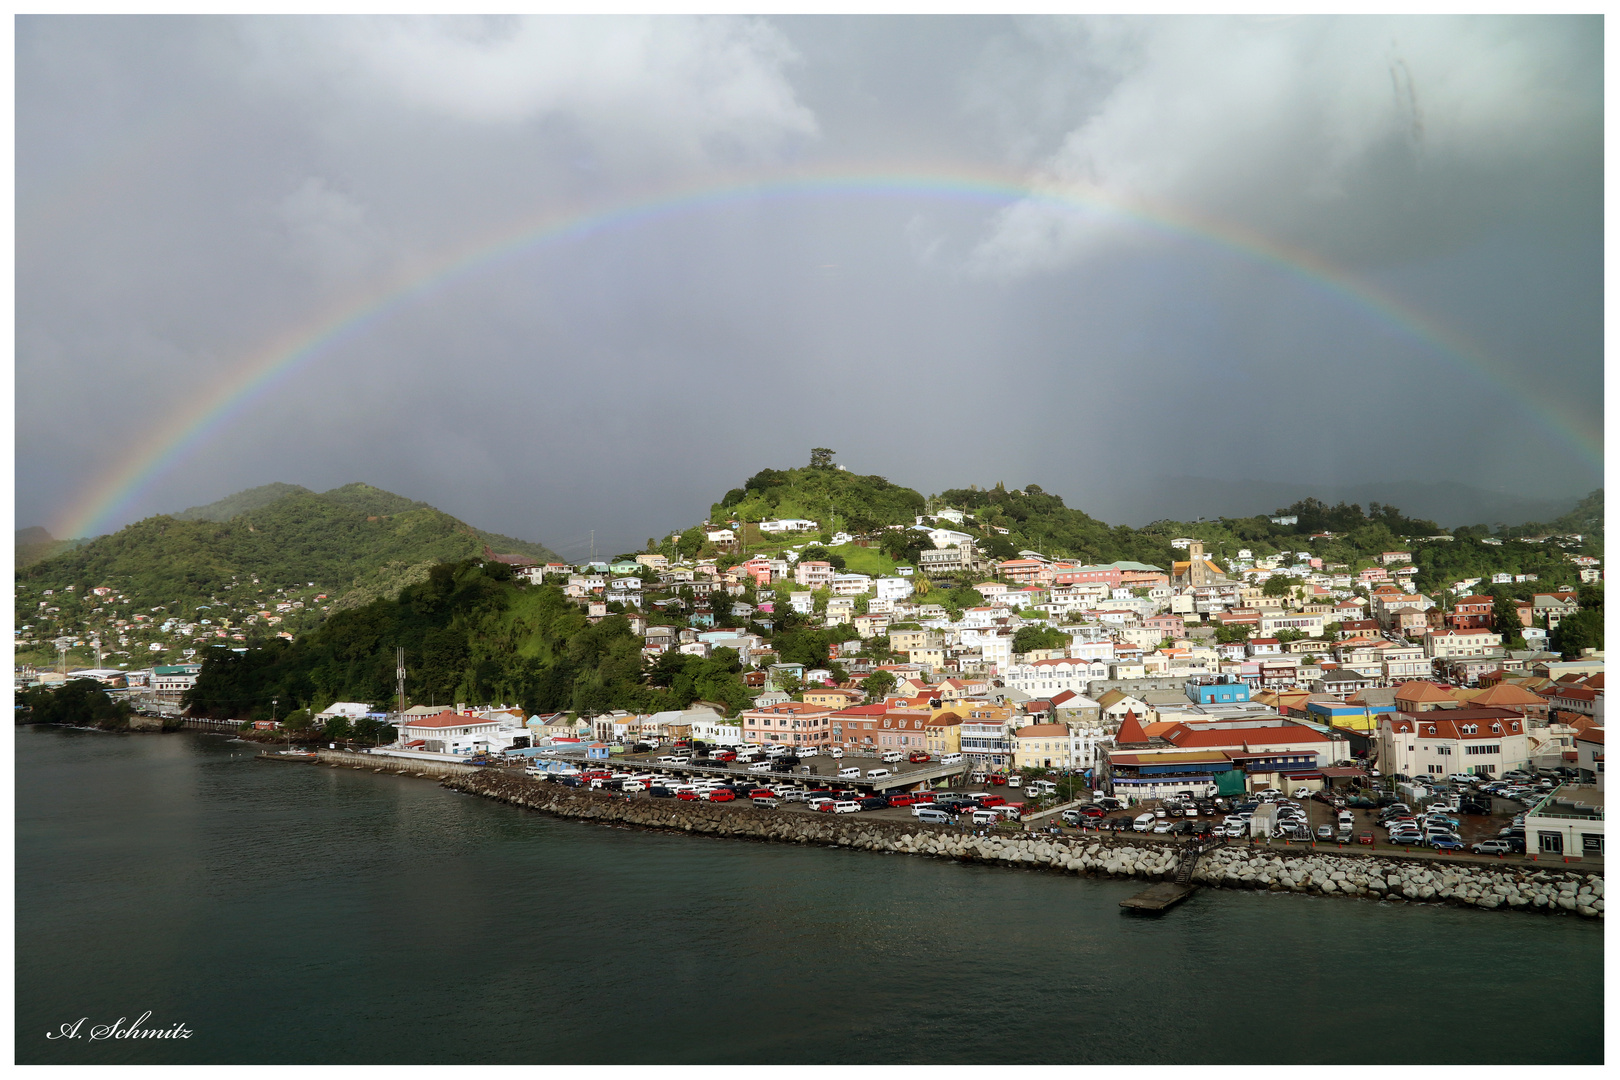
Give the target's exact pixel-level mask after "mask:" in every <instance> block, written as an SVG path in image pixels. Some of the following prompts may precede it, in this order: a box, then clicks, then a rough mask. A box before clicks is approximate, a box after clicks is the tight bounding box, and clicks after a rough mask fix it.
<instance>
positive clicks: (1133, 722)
mask: <svg viewBox="0 0 1620 1080" xmlns="http://www.w3.org/2000/svg"><path fill="white" fill-rule="evenodd" d="M1147 741H1148V737H1147V732H1145V731H1143V730H1142V722H1141V721H1140V720H1138V719H1137V718H1136V712H1135V710H1133V709H1127V710H1126V711H1125V719H1124V720H1122V721H1121V722H1120V725H1119V731H1118V732H1117V733H1115V735H1114V745H1115V746H1119V745H1121V744H1122V743H1145V742H1147Z"/></svg>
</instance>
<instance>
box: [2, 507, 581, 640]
mask: <svg viewBox="0 0 1620 1080" xmlns="http://www.w3.org/2000/svg"><path fill="white" fill-rule="evenodd" d="M274 486H275V485H271V487H274ZM255 490H256V491H259V492H264V491H266V489H263V488H260V489H255ZM248 494H251V493H247V492H244V493H243V495H248ZM236 498H237V497H235V496H233V497H232V499H236ZM254 501H255V500H252V499H248V500H245V502H246V503H251V502H254ZM231 502H232V500H231V499H227V500H223V501H222V502H221V503H215V504H213V506H212V507H198V508H195V510H194V511H192V512H193V513H196V514H197V515H198V516H197V517H196V518H195V519H194V520H181V519H179V518H175V517H167V516H159V517H152V518H147V519H146V520H144V521H139V522H136V523H135V524H133V525H130V526H128V527H127V528H124V529H121V530H119V531H118V532H116V533H113V534H112V535H110V536H103V537H99V538H97V539H95V540H93V541H91V542H90V543H88V544H85V545H84V546H83V547H80V548H77V549H75V550H73V551H69V552H64V553H62V554H59V555H57V556H55V557H53V558H51V559H47V560H45V561H44V562H41V563H37V564H35V565H33V566H30V567H27V568H26V569H24V570H22V571H21V572H19V574H18V584H19V585H20V586H21V587H23V588H25V589H30V590H32V591H34V592H36V593H37V592H39V591H42V590H43V589H47V588H49V589H54V590H56V591H58V592H60V591H62V590H63V589H64V588H65V587H66V586H68V585H76V586H77V587H78V588H77V591H78V592H79V593H80V594H81V595H82V594H83V593H84V592H85V591H86V590H88V589H90V588H92V587H95V586H98V585H106V586H110V587H112V588H115V589H117V590H119V591H121V592H123V593H124V594H126V595H127V596H128V597H129V603H130V604H131V605H133V606H134V607H135V608H136V609H140V608H145V607H149V606H156V605H162V604H170V603H172V602H175V601H179V602H181V603H182V604H183V603H185V602H187V601H196V600H200V599H206V598H208V597H213V596H217V595H219V593H220V592H221V591H222V590H224V589H225V587H226V586H228V585H231V584H232V583H233V582H245V581H248V580H249V579H251V578H258V579H259V581H260V583H261V584H262V585H263V586H264V587H265V588H267V589H276V588H293V587H297V588H303V587H305V586H307V585H308V583H310V582H314V583H315V585H316V586H317V587H320V588H322V589H324V590H326V591H327V592H328V593H330V594H331V595H333V596H334V597H337V598H341V596H342V594H343V593H345V592H347V591H349V590H351V589H361V590H368V589H369V590H371V591H372V592H373V593H377V592H386V591H387V590H388V589H390V588H392V587H393V586H394V585H395V584H396V583H403V581H405V580H409V578H410V575H409V574H408V573H403V572H402V571H405V570H408V569H410V568H417V570H418V572H420V569H421V568H422V567H423V566H424V564H426V565H432V564H434V563H439V562H450V561H455V560H457V559H463V558H469V557H476V556H478V555H480V554H482V552H483V548H484V546H485V545H486V544H488V545H490V546H491V547H494V548H495V549H496V550H498V551H503V552H516V553H519V554H526V555H532V556H535V557H537V558H556V556H555V555H554V554H552V553H551V552H550V551H549V550H548V549H546V548H545V547H543V546H541V545H539V544H528V543H524V542H522V541H517V540H513V539H511V538H509V537H502V536H497V535H493V534H489V533H482V532H479V531H478V530H476V529H474V528H472V527H471V526H469V525H467V524H465V523H463V522H461V521H458V520H456V519H455V518H453V517H451V516H450V515H448V514H445V513H442V512H440V511H438V510H435V509H433V508H432V507H430V506H427V505H425V504H422V503H413V502H411V501H410V500H408V499H404V498H402V497H401V496H398V495H394V494H391V493H389V492H386V491H381V490H379V489H377V488H372V487H369V486H367V485H364V484H350V485H348V486H347V487H342V488H337V489H335V490H333V491H328V492H325V493H323V494H319V495H317V494H315V493H313V492H309V491H303V490H298V491H293V492H291V493H289V494H283V495H281V496H280V497H279V498H277V499H275V500H274V501H271V502H269V503H261V504H260V505H258V506H256V507H254V508H252V509H247V510H243V511H241V512H240V513H237V514H236V515H235V516H234V517H232V518H230V519H229V520H227V521H216V520H213V519H212V518H211V517H209V516H207V514H212V513H216V512H217V513H223V512H224V511H223V510H219V509H217V508H220V507H222V506H225V504H228V503H231ZM205 512H206V513H205ZM22 614H23V613H22V612H19V615H22Z"/></svg>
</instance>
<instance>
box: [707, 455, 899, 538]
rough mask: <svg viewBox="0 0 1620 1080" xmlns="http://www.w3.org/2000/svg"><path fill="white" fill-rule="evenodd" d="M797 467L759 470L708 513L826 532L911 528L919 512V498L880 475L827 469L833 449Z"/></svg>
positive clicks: (716, 519) (719, 517) (714, 517)
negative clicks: (806, 523)
mask: <svg viewBox="0 0 1620 1080" xmlns="http://www.w3.org/2000/svg"><path fill="white" fill-rule="evenodd" d="M811 460H812V462H814V464H812V465H810V466H808V467H806V468H802V469H786V470H778V469H762V470H760V471H759V472H757V473H755V474H754V475H753V476H751V477H749V478H748V480H747V482H745V483H744V484H743V486H742V487H740V488H733V489H732V490H731V491H728V492H727V493H726V496H725V498H723V499H721V500H720V501H719V502H717V503H715V504H714V505H713V506H712V507H711V508H710V509H709V520H710V521H714V522H722V521H730V520H741V521H749V522H757V521H761V520H765V519H769V518H807V519H809V520H812V521H817V522H820V523H821V525H822V527H823V528H824V529H827V530H829V531H835V530H840V529H842V530H847V531H849V532H851V533H856V534H859V533H864V532H869V531H871V530H873V529H877V528H881V527H882V526H885V525H910V524H912V523H913V522H914V521H915V520H916V515H918V514H920V513H922V512H923V509H924V507H925V506H926V504H927V500H926V499H924V498H923V496H922V495H921V494H919V493H918V492H916V491H913V490H912V489H910V488H907V487H901V486H900V485H898V484H891V483H890V482H889V481H888V480H886V479H884V478H883V477H881V476H859V475H856V474H855V473H852V472H846V471H844V470H843V469H840V468H836V467H834V466H833V465H832V451H830V450H828V451H819V450H818V452H816V453H813V454H812V455H811Z"/></svg>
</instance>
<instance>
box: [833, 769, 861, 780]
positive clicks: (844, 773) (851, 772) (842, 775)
mask: <svg viewBox="0 0 1620 1080" xmlns="http://www.w3.org/2000/svg"><path fill="white" fill-rule="evenodd" d="M859 775H861V770H860V769H857V768H848V769H839V770H838V778H839V779H840V780H843V779H847V778H849V777H851V776H859Z"/></svg>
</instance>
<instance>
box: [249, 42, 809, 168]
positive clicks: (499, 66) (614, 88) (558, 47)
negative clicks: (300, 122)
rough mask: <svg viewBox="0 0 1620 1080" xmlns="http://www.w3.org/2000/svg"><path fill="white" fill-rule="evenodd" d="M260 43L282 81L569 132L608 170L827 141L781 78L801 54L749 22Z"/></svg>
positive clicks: (463, 118)
mask: <svg viewBox="0 0 1620 1080" xmlns="http://www.w3.org/2000/svg"><path fill="white" fill-rule="evenodd" d="M254 36H255V37H256V38H257V40H258V41H259V43H260V45H261V47H262V48H263V49H264V50H265V59H266V61H267V62H268V63H269V64H270V66H271V67H275V66H279V65H284V68H283V71H282V75H283V76H284V77H290V78H293V79H297V78H300V77H302V74H303V72H304V71H305V70H306V69H307V68H308V67H309V66H310V65H313V66H314V68H315V69H316V72H317V74H316V79H317V81H318V83H319V84H320V85H321V87H322V88H323V89H325V90H331V91H333V92H336V93H338V94H340V95H344V96H355V97H359V98H362V99H370V100H376V99H379V98H380V99H382V100H383V101H384V102H387V103H392V104H395V105H399V106H403V107H406V108H408V109H413V110H420V111H424V112H427V113H430V114H435V115H439V116H442V117H443V118H445V119H447V120H449V121H453V122H472V123H479V124H487V125H521V124H528V123H533V122H538V121H546V120H562V121H565V122H570V123H572V124H574V125H576V127H577V129H578V130H579V132H580V133H581V134H582V135H583V136H584V138H585V139H586V140H587V141H589V142H591V143H592V144H594V145H593V149H594V150H597V151H599V152H601V153H603V154H604V155H605V156H608V157H610V158H611V157H614V156H620V155H626V154H634V153H635V152H636V151H635V150H633V149H632V148H639V150H640V152H642V153H647V152H652V153H657V154H660V155H663V156H666V157H674V158H676V159H687V160H689V161H692V162H695V163H696V162H709V161H718V162H722V163H728V164H729V163H732V162H734V161H736V160H738V159H739V158H742V159H744V160H746V159H749V158H751V157H752V156H754V155H759V154H768V153H771V152H773V151H775V150H777V149H779V148H781V147H782V146H784V145H786V144H789V143H791V142H792V141H793V140H802V139H806V138H811V137H814V136H815V135H816V132H817V128H816V120H815V116H814V115H813V114H812V113H811V112H810V110H809V109H807V108H806V107H804V106H803V105H801V104H800V103H799V102H798V101H797V100H796V98H795V95H794V92H793V88H792V86H791V85H790V84H789V82H788V80H787V78H786V75H785V69H786V68H787V67H788V65H789V64H791V63H793V62H794V60H795V59H796V58H795V56H794V54H793V51H792V49H791V47H790V46H789V45H788V43H787V41H786V39H785V38H783V37H782V36H781V35H780V34H779V33H778V32H777V31H775V30H774V29H773V28H771V27H770V26H769V25H767V24H765V23H763V22H760V21H758V20H753V19H739V18H691V19H688V18H673V17H611V18H609V17H545V18H527V17H501V18H492V19H477V18H420V17H410V18H345V19H323V20H312V21H300V22H296V23H291V24H288V23H283V22H280V21H278V22H277V23H274V24H269V25H267V24H263V23H259V24H256V25H255V29H254Z"/></svg>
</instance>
